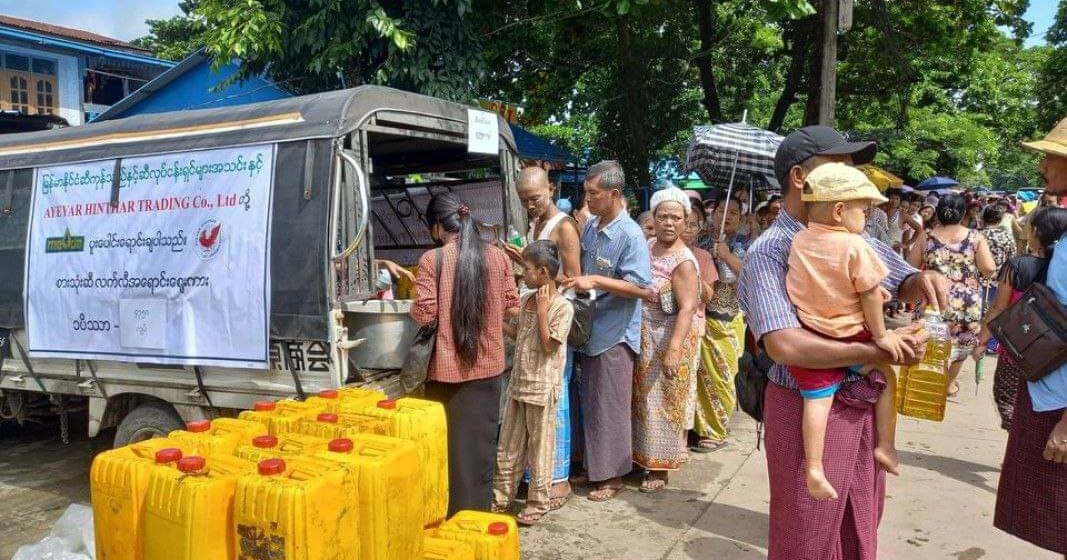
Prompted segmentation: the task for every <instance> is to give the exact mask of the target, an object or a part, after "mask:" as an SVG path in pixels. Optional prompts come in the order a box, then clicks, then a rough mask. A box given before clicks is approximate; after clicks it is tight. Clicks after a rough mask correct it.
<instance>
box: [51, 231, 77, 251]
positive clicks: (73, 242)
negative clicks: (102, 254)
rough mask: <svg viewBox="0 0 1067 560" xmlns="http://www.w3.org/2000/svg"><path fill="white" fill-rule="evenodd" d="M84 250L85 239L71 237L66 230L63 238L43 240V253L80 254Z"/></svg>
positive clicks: (75, 236)
mask: <svg viewBox="0 0 1067 560" xmlns="http://www.w3.org/2000/svg"><path fill="white" fill-rule="evenodd" d="M84 250H85V237H83V236H81V235H71V234H70V230H69V229H68V230H67V231H66V232H65V233H64V234H63V237H48V238H46V239H45V245H44V252H45V253H80V252H82V251H84Z"/></svg>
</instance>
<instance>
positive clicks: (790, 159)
mask: <svg viewBox="0 0 1067 560" xmlns="http://www.w3.org/2000/svg"><path fill="white" fill-rule="evenodd" d="M877 151H878V145H877V144H875V143H874V142H849V141H848V140H845V137H844V136H842V135H841V133H840V132H838V131H836V130H834V129H832V128H830V127H828V126H823V125H813V126H805V127H804V128H800V129H797V130H795V131H793V132H791V133H790V134H789V136H786V137H785V139H784V140H782V143H781V144H779V145H778V151H777V152H775V154H774V176H775V177H776V178H777V179H778V182H779V183H781V184H782V185H783V187H784V185H785V184H786V178H787V177H788V176H789V170H790V169H792V168H793V166H794V165H800V164H801V163H804V162H805V161H807V160H808V159H811V158H813V157H815V156H839V155H851V156H852V163H853V165H860V164H864V163H870V162H871V161H872V160H873V159H874V154H875V153H876V152H877Z"/></svg>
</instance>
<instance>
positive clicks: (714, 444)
mask: <svg viewBox="0 0 1067 560" xmlns="http://www.w3.org/2000/svg"><path fill="white" fill-rule="evenodd" d="M726 445H727V442H726V441H716V440H713V439H702V440H700V442H699V443H697V444H696V445H694V446H693V447H691V448H690V450H691V451H692V452H693V453H711V452H712V451H718V450H720V449H722V448H723V447H726Z"/></svg>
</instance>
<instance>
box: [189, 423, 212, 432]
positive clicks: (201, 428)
mask: <svg viewBox="0 0 1067 560" xmlns="http://www.w3.org/2000/svg"><path fill="white" fill-rule="evenodd" d="M210 429H211V420H193V421H192V422H186V423H185V430H186V431H189V432H193V433H201V432H206V431H208V430H210Z"/></svg>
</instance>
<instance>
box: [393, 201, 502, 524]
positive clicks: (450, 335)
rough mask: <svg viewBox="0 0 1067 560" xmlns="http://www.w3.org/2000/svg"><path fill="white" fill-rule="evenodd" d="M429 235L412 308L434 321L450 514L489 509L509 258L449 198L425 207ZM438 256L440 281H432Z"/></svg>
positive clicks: (433, 382) (429, 391)
mask: <svg viewBox="0 0 1067 560" xmlns="http://www.w3.org/2000/svg"><path fill="white" fill-rule="evenodd" d="M426 222H427V224H428V225H429V227H430V235H431V236H433V239H434V241H435V242H437V243H438V244H439V245H441V248H440V249H438V250H433V251H427V252H426V253H425V254H423V255H422V258H421V259H419V271H418V274H417V276H416V278H417V280H416V282H415V292H416V300H415V305H414V306H413V307H412V309H411V316H412V317H413V318H414V319H415V321H416V322H417V323H418V324H420V325H426V324H429V323H430V322H431V321H433V320H435V319H436V320H437V343H436V346H435V349H434V355H433V358H432V359H431V360H430V364H429V368H428V371H427V375H426V377H427V381H426V397H427V398H429V399H431V400H435V401H438V402H440V403H442V404H443V405H444V407H445V414H446V415H447V417H448V488H449V504H448V515H449V516H450V517H451V516H452V514H453V513H455V512H457V511H459V510H464V509H475V510H484V511H489V508H490V504H491V500H492V480H493V466H494V462H495V459H496V447H497V431H498V424H499V422H500V390H501V387H500V374H501V373H503V372H504V334H503V324H504V318H505V314H506V313H507V310H509V309H515V308H518V306H519V294H518V290H517V289H516V287H515V278H514V277H513V276H512V271H511V260H510V259H508V256H507V254H506V253H504V251H503V250H501V249H499V248H497V247H494V246H492V245H489V244H487V243H485V241H483V240H482V238H481V237H480V236H479V234H478V230H477V227H476V226H475V222H474V219H473V218H472V217H471V211H470V208H469V207H468V206H467V205H466V204H464V203H463V201H461V200H460V199H459V198H458V197H457V196H456V195H454V194H452V193H442V194H437V195H434V196H433V198H431V199H430V204H429V206H428V207H427V208H426ZM438 257H440V259H441V261H440V272H441V277H440V278H439V279H438V278H437V276H436V272H435V271H436V270H437V269H438V267H437V258H438Z"/></svg>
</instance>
